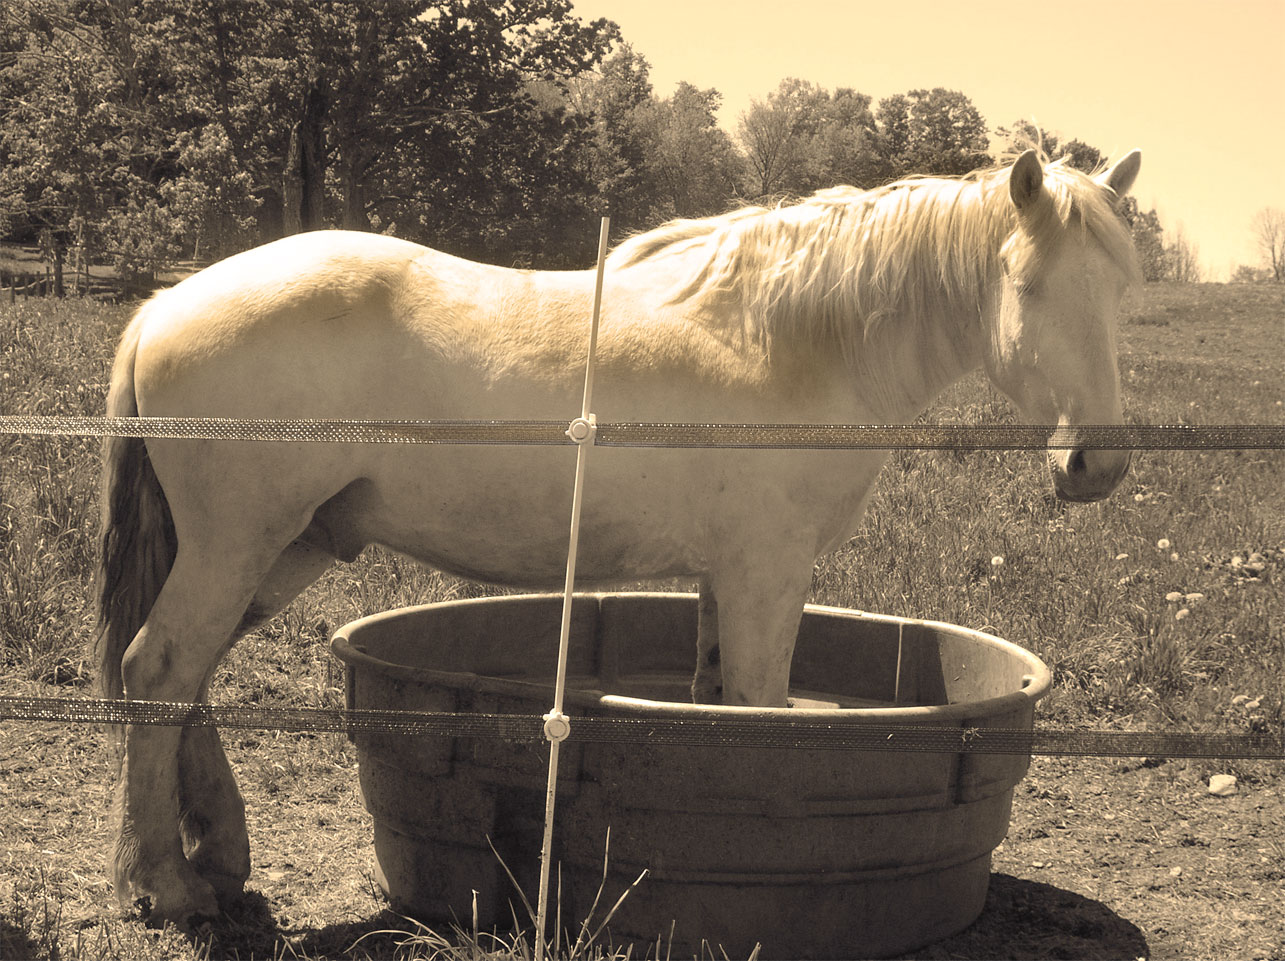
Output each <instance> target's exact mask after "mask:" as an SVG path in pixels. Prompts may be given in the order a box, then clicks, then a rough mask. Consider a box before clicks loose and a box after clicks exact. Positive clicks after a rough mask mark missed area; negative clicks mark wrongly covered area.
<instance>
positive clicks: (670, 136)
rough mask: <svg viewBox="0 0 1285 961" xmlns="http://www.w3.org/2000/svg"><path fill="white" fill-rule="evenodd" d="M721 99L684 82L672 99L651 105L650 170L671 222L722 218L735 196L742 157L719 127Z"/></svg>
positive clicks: (675, 91) (716, 94)
mask: <svg viewBox="0 0 1285 961" xmlns="http://www.w3.org/2000/svg"><path fill="white" fill-rule="evenodd" d="M721 99H722V98H721V97H720V96H719V93H718V91H717V90H713V89H710V90H698V89H697V88H696V87H694V86H692V85H691V84H689V83H687V82H685V81H684V82H680V83H679V84H678V87H677V88H676V89H675V90H674V93H673V95H672V96H671V97H669V98H668V99H666V100H656V101H653V102H652V103H651V104H650V107H649V110H648V113H649V117H648V119H649V120H650V123H651V125H652V135H651V142H652V145H653V150H652V153H651V157H650V163H649V166H650V168H651V170H652V171H653V176H654V179H655V183H656V186H657V192H658V194H659V195H660V199H661V200H662V203H663V204H664V206H665V207H666V208H667V209H666V210H665V214H666V216H668V217H674V216H677V217H703V216H708V215H710V214H715V213H721V212H722V211H723V210H725V209H726V208H727V205H728V203H729V202H730V200H731V199H732V197H733V196H735V194H736V183H737V179H738V177H739V174H740V171H741V164H740V157H739V155H738V154H737V153H736V147H735V145H734V144H733V143H732V141H731V138H730V137H728V135H727V134H726V133H724V132H723V131H722V130H721V129H720V128H719V126H718V120H717V118H716V116H715V114H716V112H717V110H718V105H719V101H720V100H721Z"/></svg>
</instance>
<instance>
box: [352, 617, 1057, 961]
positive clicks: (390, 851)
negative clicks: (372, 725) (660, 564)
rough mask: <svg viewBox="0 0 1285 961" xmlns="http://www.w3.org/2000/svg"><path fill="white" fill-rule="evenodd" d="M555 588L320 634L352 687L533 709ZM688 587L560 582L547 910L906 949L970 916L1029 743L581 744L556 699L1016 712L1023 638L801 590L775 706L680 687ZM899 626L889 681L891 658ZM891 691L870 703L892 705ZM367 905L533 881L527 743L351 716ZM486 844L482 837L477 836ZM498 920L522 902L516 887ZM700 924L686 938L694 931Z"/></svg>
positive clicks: (726, 945)
mask: <svg viewBox="0 0 1285 961" xmlns="http://www.w3.org/2000/svg"><path fill="white" fill-rule="evenodd" d="M561 604H562V601H561V597H560V596H558V595H528V596H515V597H502V598H484V599H477V600H466V601H454V602H446V603H440V604H431V605H426V606H422V607H412V608H402V609H399V610H395V611H389V612H386V613H383V614H377V615H374V616H372V617H367V618H363V619H362V620H359V621H355V622H353V623H351V624H348V625H346V626H345V627H343V628H342V629H340V630H339V631H338V632H337V633H336V635H335V638H334V641H333V648H334V651H335V653H336V654H337V655H338V656H339V657H340V658H341V659H342V660H343V661H344V662H345V663H346V665H347V670H348V704H349V706H350V707H352V708H359V709H364V708H379V709H390V710H420V711H456V712H477V713H512V714H528V715H531V714H535V715H539V714H543V713H545V712H546V711H547V710H548V709H549V705H550V704H551V703H552V693H551V692H552V679H553V677H554V668H555V665H556V661H557V651H556V647H557V638H558V625H559V618H560V615H561ZM696 619H697V614H696V597H695V596H694V595H689V594H636V593H631V594H586V595H577V597H576V600H575V602H574V604H573V607H572V632H571V648H570V656H569V662H568V664H569V670H568V684H567V688H568V689H567V703H566V713H567V714H568V715H570V716H571V718H572V731H573V733H572V739H571V740H569V741H567V742H566V743H564V744H563V746H562V760H561V765H560V779H559V796H558V823H557V830H556V833H555V846H554V859H555V862H556V863H558V864H560V866H561V872H560V885H561V894H560V911H561V924H562V926H563V927H564V928H567V927H572V928H574V927H576V926H578V924H579V922H580V921H581V920H582V919H583V918H584V916H585V914H586V913H587V912H588V911H589V909H590V906H591V905H592V903H593V899H594V896H595V894H597V892H598V890H599V887H600V885H601V884H602V883H603V845H604V839H605V837H606V834H607V830H608V828H610V832H611V833H610V836H611V841H610V852H609V858H608V861H607V878H606V887H605V890H604V892H603V906H601V907H600V911H601V910H602V908H603V907H605V906H606V905H610V904H611V903H612V902H614V901H615V899H616V897H617V896H618V895H619V893H620V892H621V891H623V890H624V889H625V888H626V887H627V886H628V885H629V883H630V882H632V881H633V880H634V879H635V878H636V877H637V876H638V874H639V872H641V871H642V870H643V869H644V868H646V869H647V871H648V876H647V878H646V879H645V880H644V881H643V882H642V883H641V884H640V885H639V886H638V887H637V888H636V889H635V890H634V891H632V892H631V893H630V895H629V897H628V898H627V899H626V901H625V903H624V905H623V906H622V907H621V909H620V911H619V913H618V914H617V915H616V916H615V918H613V920H612V922H611V924H610V928H609V936H610V943H611V944H613V945H617V946H619V945H625V944H629V943H633V944H634V945H635V946H636V947H635V956H643V955H644V954H645V953H646V951H647V949H648V948H649V947H650V948H651V950H652V954H653V956H654V955H655V953H656V949H655V945H656V943H657V939H658V937H659V939H660V942H661V948H660V950H661V952H662V956H663V954H665V953H668V954H670V956H672V957H676V958H677V957H684V956H689V955H693V954H695V955H702V956H703V955H704V954H709V953H710V952H711V950H713V951H714V952H715V955H714V956H720V957H721V956H722V955H721V953H720V952H719V949H720V947H721V949H722V950H725V951H726V952H727V954H728V956H730V957H736V956H738V955H739V956H746V955H747V954H748V953H749V952H750V951H751V950H752V949H753V947H754V945H755V944H756V943H760V944H761V945H762V951H761V955H760V956H761V957H763V958H785V957H790V958H865V957H875V956H880V955H889V954H896V953H900V952H905V951H912V950H915V949H916V948H918V947H921V946H923V945H925V944H928V943H930V942H932V941H934V940H937V939H939V938H942V937H945V936H947V935H949V934H952V933H954V932H956V931H959V930H961V929H962V928H964V927H966V926H967V925H969V924H970V923H972V921H973V920H975V919H976V918H977V916H978V914H979V913H980V912H981V909H982V905H983V902H984V900H985V897H986V890H987V886H988V883H989V879H990V860H991V852H992V850H993V849H994V848H995V846H996V845H998V844H999V842H1000V841H1001V840H1002V839H1003V838H1004V835H1005V833H1006V832H1007V829H1008V823H1009V811H1010V805H1011V802H1012V795H1013V788H1014V786H1015V785H1016V784H1017V782H1018V781H1019V780H1020V779H1021V778H1022V776H1023V775H1024V774H1025V772H1026V769H1027V766H1028V764H1029V760H1030V759H1029V757H1026V756H1014V755H1000V754H971V753H964V754H946V753H919V752H916V753H900V752H889V751H859V752H848V751H834V750H825V749H816V748H800V747H794V748H789V749H778V748H760V747H746V746H738V745H736V744H735V743H711V744H708V745H702V746H698V747H689V746H674V745H662V744H656V745H649V744H638V743H586V742H578V741H576V739H575V735H574V730H575V717H576V716H577V715H599V716H603V715H605V716H617V717H629V718H654V717H692V718H713V719H715V720H717V719H718V718H727V717H731V716H735V717H737V718H742V719H743V718H744V717H746V716H751V717H752V716H762V717H767V718H772V717H776V718H778V719H779V718H786V717H799V716H801V712H807V715H808V716H809V717H815V718H817V719H821V720H826V721H829V722H831V723H833V724H835V725H862V724H871V723H877V724H890V723H892V724H905V725H929V726H933V727H953V726H958V727H959V728H961V729H964V728H972V727H977V728H985V727H996V728H1018V729H1029V728H1030V727H1031V726H1032V723H1033V716H1034V708H1035V702H1036V700H1037V699H1038V698H1040V697H1041V696H1043V695H1044V694H1045V693H1046V692H1047V690H1048V687H1049V682H1050V677H1049V672H1048V669H1047V668H1046V667H1045V665H1044V664H1043V662H1041V661H1040V660H1039V659H1038V658H1037V657H1035V656H1034V655H1033V654H1030V653H1029V652H1027V651H1025V650H1023V649H1022V648H1020V647H1017V646H1016V645H1014V644H1010V643H1008V642H1007V641H1003V640H1000V639H999V638H995V637H992V636H990V635H987V634H983V633H980V632H978V631H973V630H969V629H967V628H963V627H958V626H954V625H949V624H943V623H937V622H932V621H912V620H905V619H901V618H895V617H887V616H882V615H874V614H867V613H862V612H857V611H849V610H841V609H836V608H823V607H811V606H810V607H809V608H808V609H807V611H806V612H805V614H804V617H803V623H802V626H801V629H800V633H799V642H798V646H797V648H796V651H795V656H794V663H793V670H792V674H791V678H792V685H793V687H792V695H793V698H792V705H793V706H792V707H791V708H790V709H785V708H781V709H777V710H757V711H753V710H751V709H746V708H728V707H717V706H703V705H701V706H698V705H693V704H691V703H690V695H689V693H688V689H689V685H690V683H691V673H692V668H693V664H694V660H695V651H696ZM899 638H900V661H901V673H900V680H899V681H898V677H897V664H898V648H899ZM894 694H895V696H896V704H895V705H894V703H893V701H894ZM355 740H356V744H357V749H358V757H359V764H360V777H361V787H362V794H363V798H364V800H365V804H366V807H367V809H368V810H369V812H370V813H371V815H372V816H373V818H374V827H375V869H376V877H377V880H378V883H379V884H380V886H381V887H382V888H383V889H384V891H385V892H386V893H387V895H388V896H389V898H390V900H391V902H392V904H393V906H394V907H395V908H396V909H398V910H400V911H403V912H405V913H407V914H410V915H412V916H414V917H417V918H419V919H421V920H424V921H425V922H428V923H435V922H436V923H441V922H444V921H445V922H451V921H454V922H458V923H460V924H461V925H462V926H464V927H468V926H470V925H471V923H472V920H471V919H472V915H473V911H474V892H476V908H477V912H478V920H479V923H480V924H481V926H482V927H483V928H484V929H490V928H491V927H493V926H500V927H504V926H506V925H508V924H510V923H511V921H512V919H513V917H514V910H513V907H512V906H511V903H510V902H511V901H512V902H518V898H517V897H516V894H515V892H514V890H513V884H512V882H511V881H510V880H509V878H508V877H507V875H506V874H505V870H504V868H503V867H502V866H501V864H500V863H499V860H497V857H496V853H497V852H498V854H499V855H500V857H501V858H503V860H504V862H505V863H506V864H507V865H508V867H509V869H511V870H512V872H513V873H514V875H515V876H516V879H517V881H518V883H519V884H520V885H521V886H522V889H523V891H524V892H526V893H527V896H528V897H529V898H531V901H532V903H534V900H535V898H534V891H535V888H536V887H537V878H538V864H537V863H536V862H537V859H538V852H539V849H540V834H541V827H542V821H541V819H542V816H543V809H544V791H545V778H546V762H547V754H548V752H547V748H546V747H545V746H544V745H543V744H521V743H509V742H504V741H498V740H485V739H470V738H410V737H407V736H405V735H377V734H362V735H358V736H356V738H355ZM492 846H494V849H495V851H494V852H493V851H492ZM517 917H518V918H519V920H525V917H524V911H523V909H522V908H521V907H518V909H517ZM702 945H705V947H704V948H703V949H702Z"/></svg>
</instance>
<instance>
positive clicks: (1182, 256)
mask: <svg viewBox="0 0 1285 961" xmlns="http://www.w3.org/2000/svg"><path fill="white" fill-rule="evenodd" d="M1165 258H1166V261H1167V264H1168V277H1169V279H1170V280H1173V281H1176V282H1177V283H1180V284H1196V283H1199V282H1200V278H1201V273H1202V272H1201V269H1200V248H1198V247H1197V246H1196V244H1195V242H1194V241H1192V240H1190V239H1188V237H1187V233H1186V231H1185V230H1183V227H1182V225H1181V224H1179V225H1178V229H1177V230H1175V231H1174V236H1173V240H1172V241H1171V242H1170V243H1168V244H1166V245H1165Z"/></svg>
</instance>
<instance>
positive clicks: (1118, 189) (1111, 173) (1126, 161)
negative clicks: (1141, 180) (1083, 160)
mask: <svg viewBox="0 0 1285 961" xmlns="http://www.w3.org/2000/svg"><path fill="white" fill-rule="evenodd" d="M1141 169H1142V151H1141V150H1131V151H1129V152H1128V153H1127V154H1125V155H1124V156H1123V157H1121V158H1120V159H1119V160H1117V161H1116V162H1115V165H1114V166H1112V168H1111V169H1110V170H1108V171H1107V172H1106V173H1104V174H1101V175H1099V176H1098V178H1097V181H1098V183H1100V184H1101V185H1102V186H1104V187H1107V188H1109V189H1110V190H1113V191H1115V195H1116V196H1117V197H1123V196H1124V195H1125V194H1127V193H1128V192H1129V188H1130V187H1132V186H1133V182H1134V181H1135V180H1137V179H1138V171H1139V170H1141Z"/></svg>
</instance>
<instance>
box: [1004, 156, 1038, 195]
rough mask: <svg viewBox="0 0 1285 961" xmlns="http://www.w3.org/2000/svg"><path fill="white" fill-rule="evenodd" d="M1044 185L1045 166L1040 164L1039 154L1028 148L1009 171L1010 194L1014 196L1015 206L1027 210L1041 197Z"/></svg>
mask: <svg viewBox="0 0 1285 961" xmlns="http://www.w3.org/2000/svg"><path fill="white" fill-rule="evenodd" d="M1043 186H1044V168H1043V167H1041V166H1040V157H1039V154H1037V153H1036V152H1035V151H1034V150H1028V151H1026V152H1025V153H1024V154H1022V156H1020V157H1018V158H1017V162H1016V163H1015V164H1013V169H1012V170H1010V171H1009V173H1008V195H1009V196H1010V197H1012V198H1013V206H1015V207H1016V208H1017V209H1018V210H1026V209H1027V208H1029V207H1030V206H1031V204H1033V203H1035V201H1037V200H1039V199H1040V190H1041V189H1042V188H1043Z"/></svg>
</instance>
